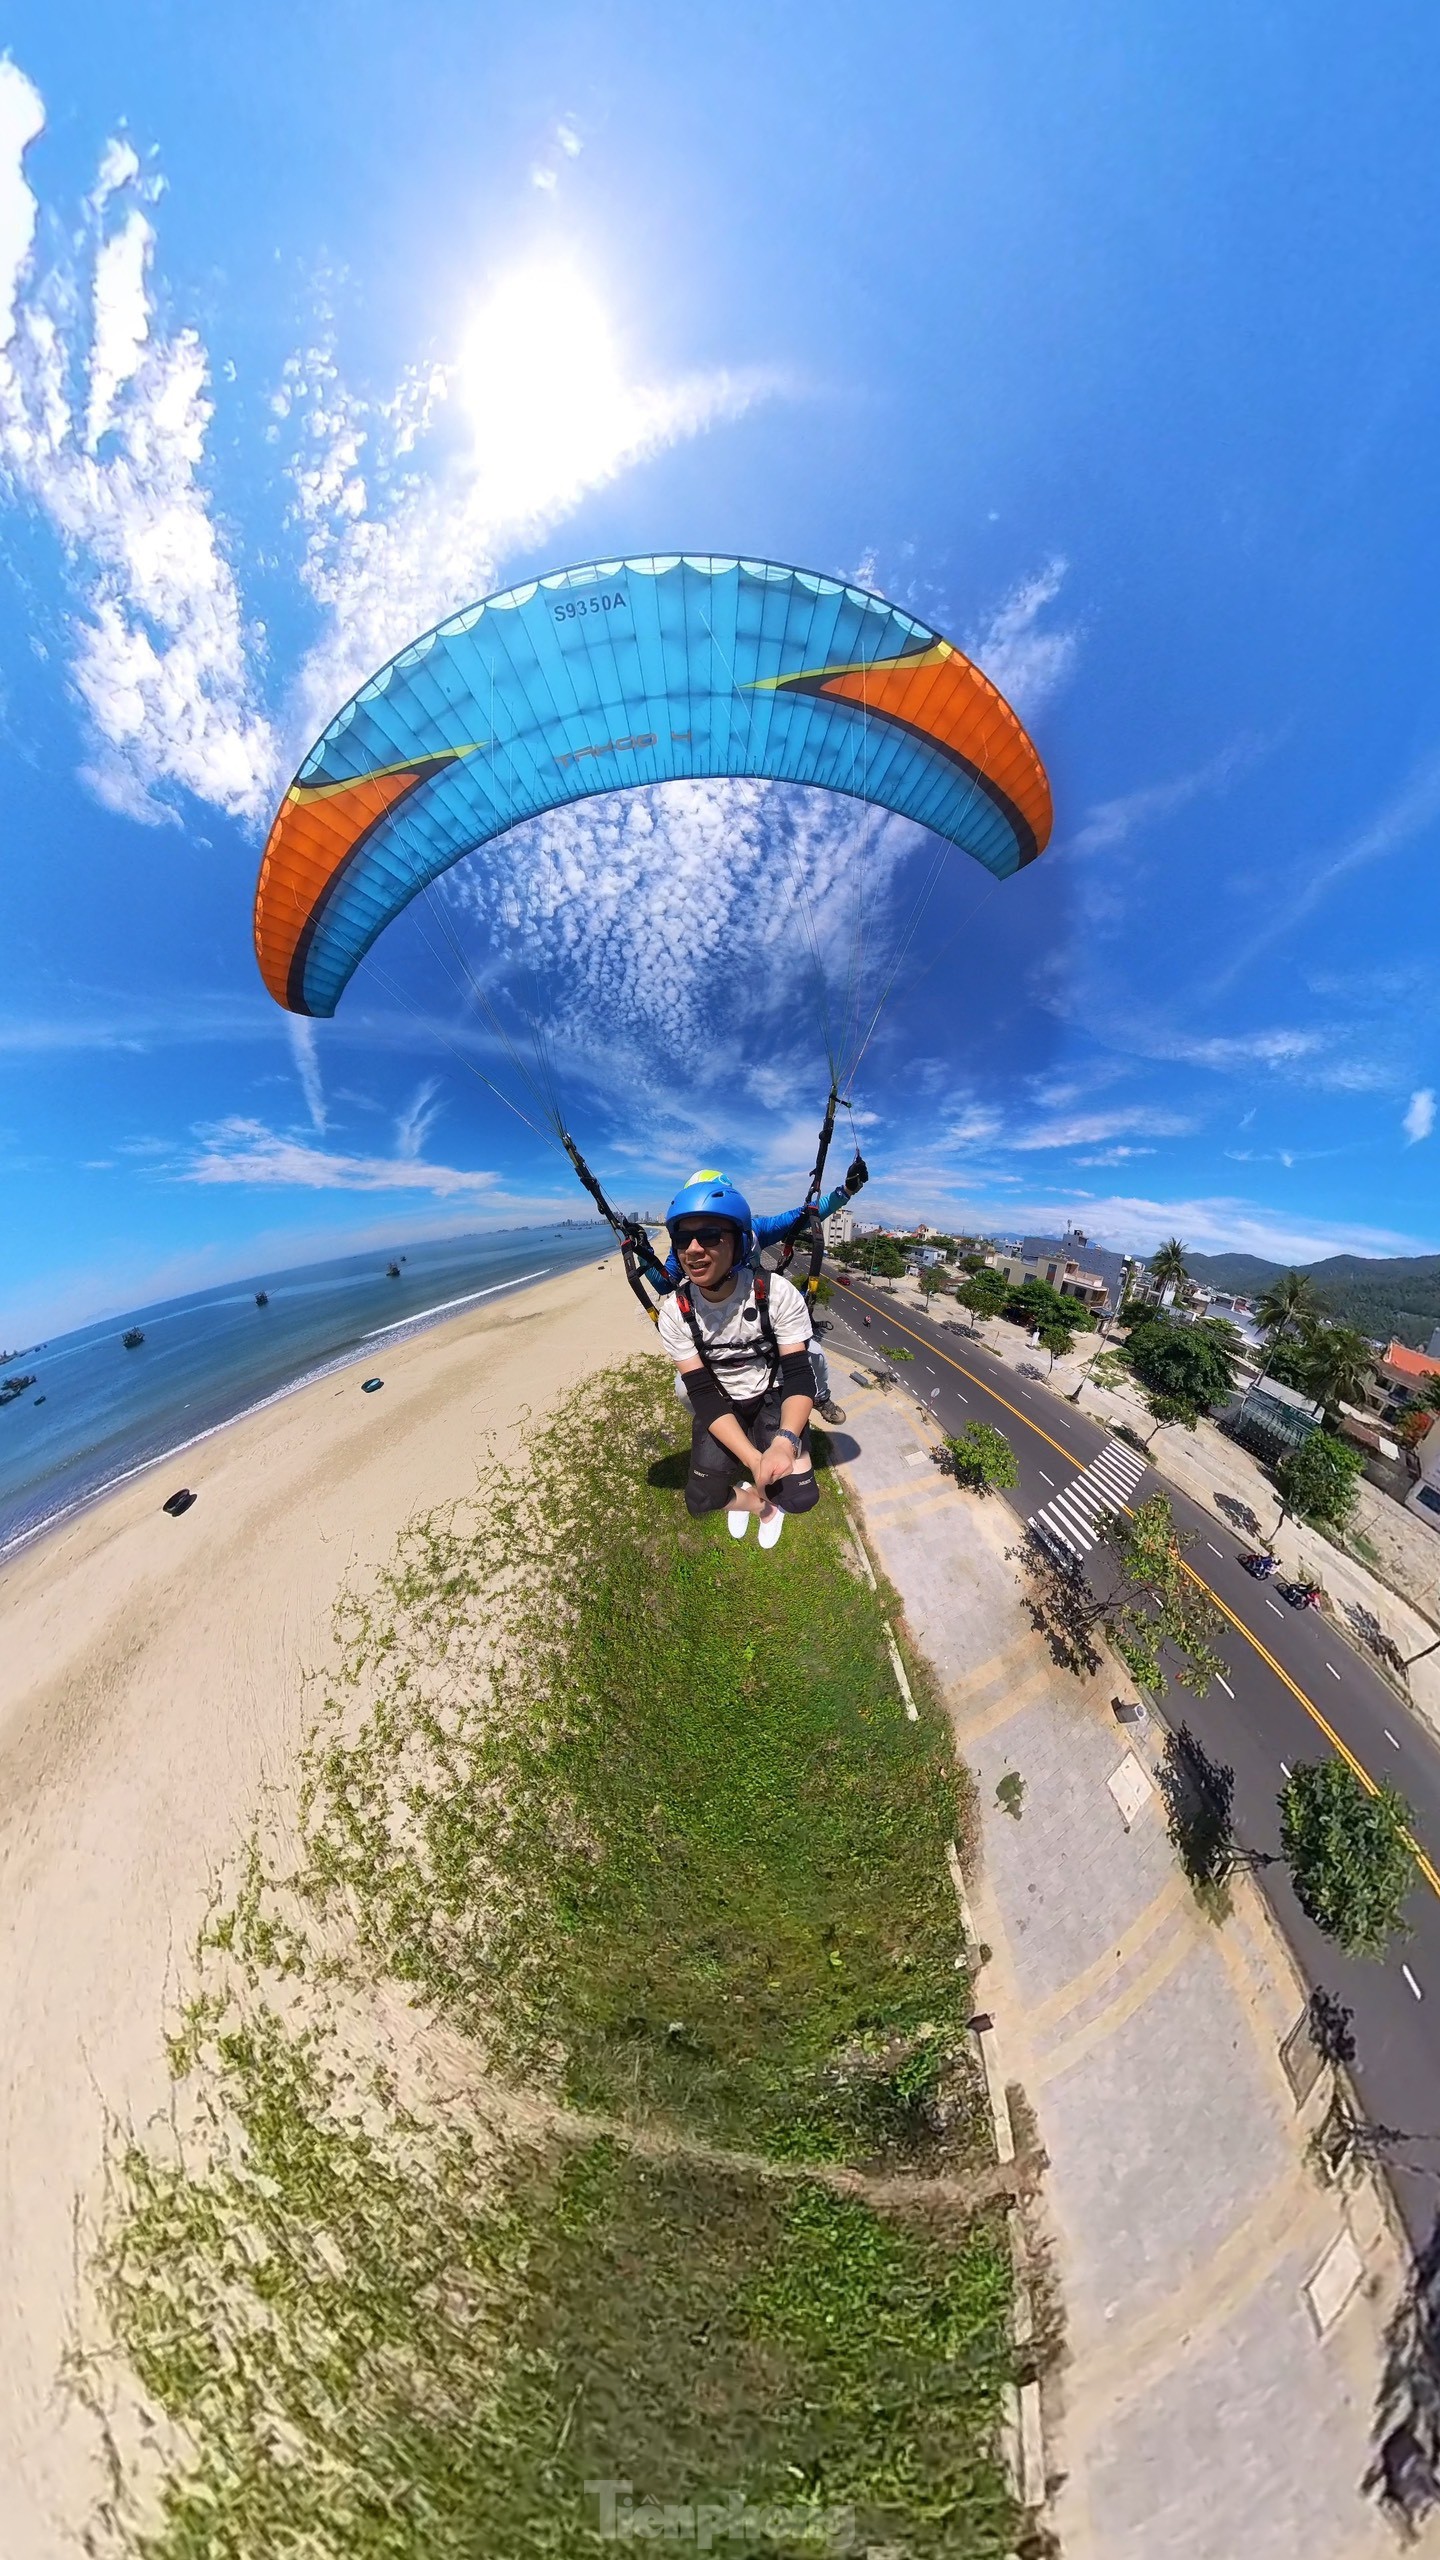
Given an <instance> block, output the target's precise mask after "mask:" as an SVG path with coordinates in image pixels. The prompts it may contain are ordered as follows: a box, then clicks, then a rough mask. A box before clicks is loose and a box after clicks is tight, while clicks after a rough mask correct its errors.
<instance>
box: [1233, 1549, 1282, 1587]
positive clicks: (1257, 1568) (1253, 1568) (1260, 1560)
mask: <svg viewBox="0 0 1440 2560" xmlns="http://www.w3.org/2000/svg"><path fill="white" fill-rule="evenodd" d="M1240 1561H1241V1563H1242V1564H1243V1566H1244V1567H1245V1570H1246V1572H1247V1573H1252V1574H1253V1575H1254V1577H1255V1579H1256V1581H1257V1582H1268V1581H1269V1580H1270V1577H1271V1575H1272V1574H1273V1573H1278V1572H1279V1569H1280V1568H1279V1566H1278V1564H1277V1562H1276V1560H1275V1558H1274V1556H1267V1555H1265V1554H1264V1553H1263V1552H1261V1553H1258V1554H1256V1555H1253V1556H1242V1557H1241V1559H1240Z"/></svg>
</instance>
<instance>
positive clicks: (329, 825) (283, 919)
mask: <svg viewBox="0 0 1440 2560" xmlns="http://www.w3.org/2000/svg"><path fill="white" fill-rule="evenodd" d="M463 752H464V750H463V749H461V748H448V749H447V750H446V751H445V753H444V754H442V755H433V756H418V757H416V758H414V759H413V760H412V761H411V762H410V763H408V764H397V765H388V766H386V767H385V768H384V769H383V770H382V771H379V772H376V773H366V774H361V775H360V776H359V778H358V779H357V780H355V781H353V782H319V783H305V782H292V784H291V786H290V788H289V790H288V791H287V792H286V794H285V797H284V799H283V800H282V801H281V803H280V808H279V811H278V813H277V815H276V819H275V823H274V825H273V827H272V828H271V830H270V836H269V841H268V842H267V844H266V847H265V859H264V861H263V862H262V863H261V865H260V878H259V880H258V882H257V883H256V888H255V957H256V959H257V960H258V961H259V963H260V975H261V977H262V978H263V979H264V981H265V984H266V986H267V987H268V988H269V990H270V993H271V995H272V996H273V997H274V999H275V1001H276V1003H277V1004H280V1005H284V1006H285V1008H286V1010H287V1011H288V1012H291V1013H304V1012H306V1011H308V1007H307V1006H306V1004H305V1002H304V1000H303V993H302V989H301V984H300V981H301V979H302V978H303V975H304V960H305V953H306V951H307V950H308V948H309V945H310V942H311V939H312V937H313V935H314V930H315V926H316V924H317V922H318V920H319V917H320V914H321V912H322V910H323V908H324V905H325V901H326V899H327V898H328V896H329V895H330V892H331V890H332V889H333V887H334V885H335V883H336V881H337V880H338V878H339V876H340V874H341V872H342V871H343V870H344V868H345V866H346V864H347V863H348V862H349V861H350V860H351V858H352V856H353V855H354V854H356V853H357V852H358V851H359V849H360V847H361V845H362V844H363V843H364V841H365V839H366V837H367V836H368V835H369V834H370V832H371V830H372V829H373V828H374V827H376V826H378V824H379V822H380V820H381V819H382V818H384V817H386V816H388V815H389V812H390V811H391V810H392V809H394V808H396V807H398V805H399V803H400V802H401V801H402V800H405V799H408V797H409V795H410V793H411V792H412V791H414V790H416V789H417V788H418V786H419V784H420V783H422V782H424V781H425V780H426V779H427V778H428V776H429V775H430V774H432V773H434V772H436V771H437V769H438V768H439V767H440V766H442V765H446V764H450V763H452V762H453V761H454V758H455V757H456V755H458V754H462V753H463Z"/></svg>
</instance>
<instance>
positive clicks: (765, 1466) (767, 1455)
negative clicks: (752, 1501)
mask: <svg viewBox="0 0 1440 2560" xmlns="http://www.w3.org/2000/svg"><path fill="white" fill-rule="evenodd" d="M794 1464H795V1452H794V1450H793V1449H792V1448H791V1446H790V1443H789V1441H788V1440H786V1439H783V1438H782V1437H781V1435H780V1434H779V1433H778V1432H777V1433H776V1435H775V1438H774V1439H773V1440H772V1441H771V1443H770V1446H769V1448H768V1449H762V1451H761V1453H760V1455H759V1457H758V1458H757V1459H756V1461H755V1484H756V1487H757V1490H759V1491H760V1492H762V1493H763V1491H764V1489H765V1487H766V1485H767V1484H778V1483H779V1481H780V1478H781V1477H782V1476H788V1475H789V1474H790V1472H791V1470H792V1468H793V1467H794Z"/></svg>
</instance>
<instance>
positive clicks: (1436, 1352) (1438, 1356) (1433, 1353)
mask: <svg viewBox="0 0 1440 2560" xmlns="http://www.w3.org/2000/svg"><path fill="white" fill-rule="evenodd" d="M1425 1350H1426V1354H1427V1356H1428V1357H1429V1358H1430V1359H1431V1360H1440V1324H1437V1326H1436V1327H1435V1330H1434V1332H1433V1333H1432V1334H1431V1336H1430V1339H1429V1341H1428V1342H1427V1343H1426V1345H1425Z"/></svg>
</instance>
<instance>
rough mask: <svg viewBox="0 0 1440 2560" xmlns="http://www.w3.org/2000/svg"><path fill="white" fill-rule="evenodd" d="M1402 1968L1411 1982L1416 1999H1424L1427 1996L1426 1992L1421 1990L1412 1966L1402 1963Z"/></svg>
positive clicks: (1407, 1979)
mask: <svg viewBox="0 0 1440 2560" xmlns="http://www.w3.org/2000/svg"><path fill="white" fill-rule="evenodd" d="M1400 1970H1401V1972H1402V1973H1403V1974H1404V1976H1405V1979H1406V1981H1407V1982H1408V1983H1409V1985H1410V1988H1411V1990H1412V1991H1413V1992H1414V1994H1415V1997H1416V1999H1417V2000H1423V1999H1424V1997H1425V1994H1424V1992H1423V1991H1422V1990H1421V1988H1420V1985H1419V1983H1418V1982H1417V1981H1416V1979H1415V1976H1414V1974H1413V1973H1412V1972H1411V1970H1410V1967H1409V1966H1408V1964H1402V1966H1401V1967H1400Z"/></svg>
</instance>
